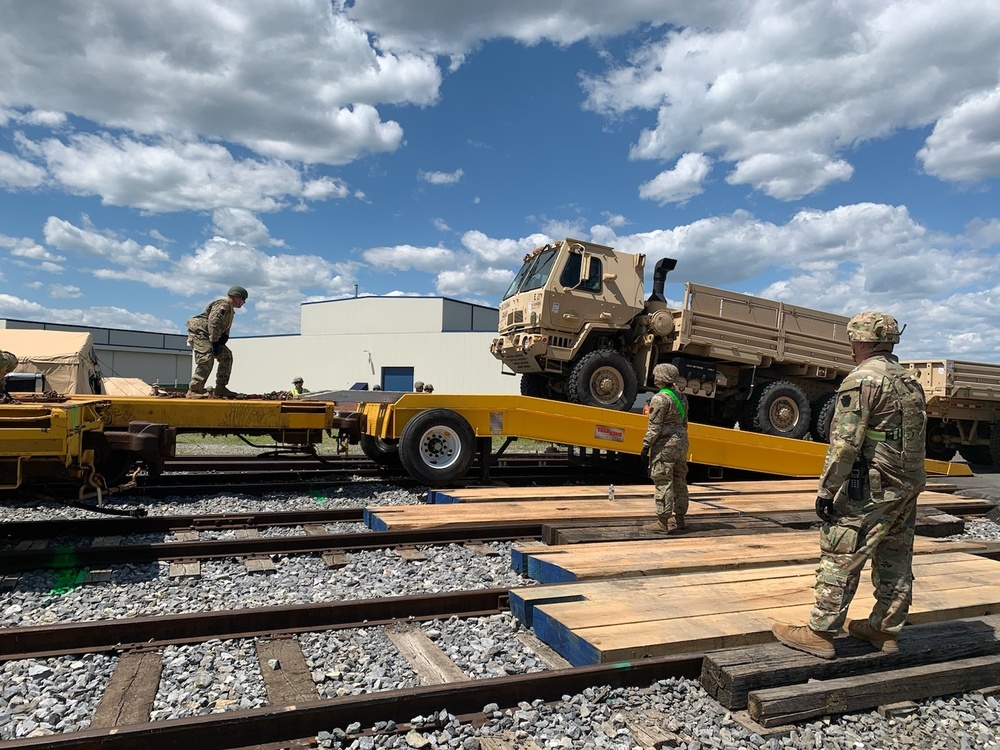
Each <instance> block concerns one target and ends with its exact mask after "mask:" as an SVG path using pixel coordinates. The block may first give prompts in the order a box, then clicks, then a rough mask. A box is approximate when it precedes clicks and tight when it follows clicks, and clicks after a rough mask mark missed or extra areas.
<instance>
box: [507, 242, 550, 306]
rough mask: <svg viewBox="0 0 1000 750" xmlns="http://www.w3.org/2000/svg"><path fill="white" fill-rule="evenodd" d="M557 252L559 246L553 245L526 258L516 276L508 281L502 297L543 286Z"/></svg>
mask: <svg viewBox="0 0 1000 750" xmlns="http://www.w3.org/2000/svg"><path fill="white" fill-rule="evenodd" d="M558 253H559V248H557V247H554V248H552V249H551V250H544V251H542V252H540V253H539V254H538V255H535V256H533V257H531V258H528V260H527V261H525V263H524V265H523V266H521V270H520V271H518V272H517V276H515V277H514V280H513V281H512V282H510V287H508V289H507V293H506V294H505V295H504V296H503V298H504V299H508V298H509V297H513V296H514V295H515V294H518V293H519V292H530V291H531V290H532V289H538V288H539V287H542V286H545V282H546V281H548V279H549V274H550V273H551V272H552V264H553V262H554V261H555V259H556V255H557V254H558Z"/></svg>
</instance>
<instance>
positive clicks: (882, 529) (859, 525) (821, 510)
mask: <svg viewBox="0 0 1000 750" xmlns="http://www.w3.org/2000/svg"><path fill="white" fill-rule="evenodd" d="M900 333H901V331H900V329H899V324H898V323H897V322H896V319H895V318H893V317H892V316H891V315H887V314H886V313H881V312H863V313H858V314H857V315H855V316H854V317H853V318H851V320H850V321H849V322H848V324H847V337H848V339H849V340H850V342H851V351H852V353H853V356H854V361H855V363H857V366H856V367H855V368H854V369H853V370H852V371H851V372H850V373H849V374H848V375H847V377H845V378H844V382H843V383H841V385H840V387H839V388H838V389H837V394H836V399H837V401H836V406H835V411H834V415H833V424H832V426H831V430H830V447H829V449H828V450H827V453H826V462H825V464H824V468H823V473H822V475H821V476H820V480H819V490H818V491H817V497H816V514H817V515H818V516H819V518H820V520H821V521H822V522H823V525H822V528H821V530H820V567H819V569H818V570H817V571H816V588H815V605H814V606H813V610H812V613H811V614H810V617H809V623H808V625H805V626H794V625H784V624H776V625H775V626H774V627H773V628H772V632H773V633H774V635H775V637H776V638H777V639H778V640H779V641H781V642H783V643H785V644H786V645H788V646H791V647H792V648H795V649H798V650H800V651H805V652H807V653H810V654H813V655H815V656H819V657H822V658H827V659H832V658H834V656H835V655H836V652H835V650H834V647H833V637H834V635H836V634H837V633H838V632H839V631H840V629H841V628H842V627H843V625H844V622H845V621H846V618H847V609H848V607H849V606H850V603H851V600H852V599H853V597H854V593H855V591H856V590H857V586H858V581H859V579H860V576H861V569H862V568H864V566H865V563H866V562H867V560H868V559H869V558H871V559H872V583H874V584H875V606H874V608H873V609H872V612H871V614H870V615H869V616H868V619H866V620H854V621H852V622H851V623H850V626H849V627H848V632H849V633H850V634H851V635H852V636H854V637H855V638H858V639H860V640H863V641H867V642H868V643H870V644H872V645H873V646H875V647H876V648H878V649H879V650H881V651H882V652H884V653H895V652H896V651H897V650H898V644H897V636H898V634H899V631H900V630H902V628H903V623H904V622H905V621H906V616H907V613H908V611H909V607H910V602H911V600H912V597H913V571H912V567H913V565H912V563H913V535H914V523H915V520H916V507H917V496H918V495H919V494H920V492H921V490H923V489H924V485H925V483H926V475H925V473H924V452H925V442H924V441H925V432H926V424H927V411H926V410H927V407H926V400H925V398H924V392H923V389H922V388H921V387H920V383H919V382H918V381H917V380H916V379H915V378H914V377H913V376H912V375H911V374H910V372H909V371H908V370H907V369H906V368H904V367H903V366H901V365H900V364H899V360H898V359H897V357H896V356H895V355H894V354H893V353H892V350H893V347H894V346H895V345H896V344H897V343H898V342H899V335H900Z"/></svg>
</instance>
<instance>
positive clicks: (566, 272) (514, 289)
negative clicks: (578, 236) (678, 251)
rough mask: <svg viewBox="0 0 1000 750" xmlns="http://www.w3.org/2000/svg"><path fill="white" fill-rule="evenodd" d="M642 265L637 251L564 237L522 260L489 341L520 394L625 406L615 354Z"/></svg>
mask: <svg viewBox="0 0 1000 750" xmlns="http://www.w3.org/2000/svg"><path fill="white" fill-rule="evenodd" d="M644 268H645V256H644V255H642V254H630V253H622V252H618V251H616V250H614V249H613V248H610V247H607V246H605V245H598V244H595V243H592V242H584V241H582V240H575V239H572V238H567V239H565V240H562V241H560V242H553V243H550V244H548V245H544V246H542V247H539V248H536V249H535V250H533V251H532V252H530V253H528V254H527V255H526V256H525V257H524V265H522V266H521V269H520V270H519V271H518V272H517V274H516V275H515V276H514V280H513V281H512V282H511V285H510V287H509V288H508V290H507V293H506V294H505V295H504V298H503V301H502V302H501V303H500V325H499V329H498V334H499V335H498V337H497V338H496V339H494V340H493V344H492V346H491V352H492V353H493V356H494V357H496V358H497V359H499V360H501V361H502V362H504V363H505V364H507V365H508V366H509V367H511V369H513V370H514V371H515V372H518V373H521V375H522V377H521V392H522V394H524V395H529V396H539V397H545V398H556V399H562V400H567V399H568V400H570V401H573V402H575V403H583V404H588V405H593V406H609V407H611V408H616V409H623V408H624V409H628V408H630V407H631V406H632V402H633V401H634V400H635V396H636V392H637V387H636V383H635V380H636V378H635V374H634V367H633V366H632V364H631V363H630V362H629V361H628V359H626V358H625V357H624V355H622V354H621V353H620V352H621V351H622V350H624V349H627V347H628V341H627V339H628V332H629V330H630V328H631V322H632V320H633V319H634V318H635V317H636V316H637V315H639V314H640V313H641V312H642V311H643V308H644V302H643V270H644ZM584 362H586V363H589V364H587V365H586V366H585V367H583V368H581V367H580V365H581V364H583V363H584Z"/></svg>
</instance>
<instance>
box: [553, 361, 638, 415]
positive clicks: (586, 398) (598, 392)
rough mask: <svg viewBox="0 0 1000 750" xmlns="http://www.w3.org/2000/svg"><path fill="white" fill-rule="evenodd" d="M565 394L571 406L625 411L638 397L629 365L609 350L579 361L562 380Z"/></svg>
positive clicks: (635, 381) (632, 371)
mask: <svg viewBox="0 0 1000 750" xmlns="http://www.w3.org/2000/svg"><path fill="white" fill-rule="evenodd" d="M566 394H567V396H569V400H570V401H571V402H573V403H574V404H583V405H584V406H600V407H603V408H605V409H614V410H616V411H628V410H629V409H631V408H632V404H634V403H635V397H636V396H637V395H638V394H639V382H638V380H637V378H636V376H635V371H634V370H633V369H632V364H631V363H630V362H629V361H628V360H627V359H625V357H623V356H622V355H621V354H619V353H618V352H616V351H613V350H611V349H598V350H596V351H593V352H589V353H587V354H584V355H583V356H582V357H580V361H579V362H577V363H576V365H574V367H573V369H572V371H571V372H570V374H569V378H568V379H567V380H566Z"/></svg>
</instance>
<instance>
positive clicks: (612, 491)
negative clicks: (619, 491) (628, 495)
mask: <svg viewBox="0 0 1000 750" xmlns="http://www.w3.org/2000/svg"><path fill="white" fill-rule="evenodd" d="M614 499H615V486H614V485H613V484H609V485H608V500H611V501H614Z"/></svg>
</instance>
